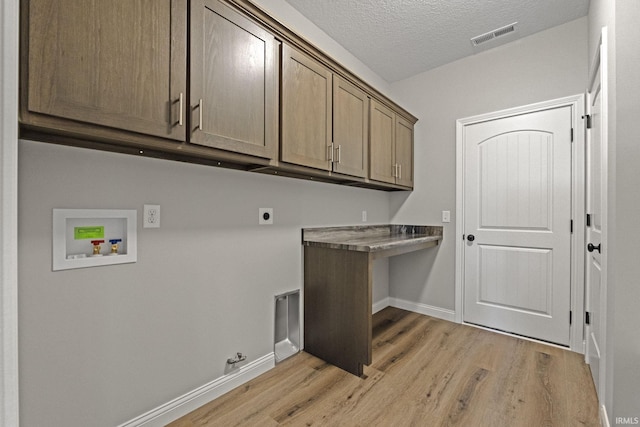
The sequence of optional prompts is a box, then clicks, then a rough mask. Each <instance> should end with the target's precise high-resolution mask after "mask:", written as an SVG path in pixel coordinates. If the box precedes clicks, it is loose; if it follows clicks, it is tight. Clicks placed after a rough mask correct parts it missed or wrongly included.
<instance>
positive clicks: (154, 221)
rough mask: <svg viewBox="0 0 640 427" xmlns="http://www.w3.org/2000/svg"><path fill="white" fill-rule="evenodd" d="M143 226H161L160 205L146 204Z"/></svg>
mask: <svg viewBox="0 0 640 427" xmlns="http://www.w3.org/2000/svg"><path fill="white" fill-rule="evenodd" d="M142 227H143V228H160V205H144V215H143V224H142Z"/></svg>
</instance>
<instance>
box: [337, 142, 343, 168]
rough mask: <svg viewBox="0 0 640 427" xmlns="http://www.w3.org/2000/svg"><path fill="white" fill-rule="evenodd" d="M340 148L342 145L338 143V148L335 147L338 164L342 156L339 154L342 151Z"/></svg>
mask: <svg viewBox="0 0 640 427" xmlns="http://www.w3.org/2000/svg"><path fill="white" fill-rule="evenodd" d="M341 148H342V145H340V144H338V148H336V153H338V164H339V163H340V159H341V157H342V156H341V154H340V153H342V150H341Z"/></svg>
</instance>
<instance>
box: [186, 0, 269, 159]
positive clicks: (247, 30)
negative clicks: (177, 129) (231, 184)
mask: <svg viewBox="0 0 640 427" xmlns="http://www.w3.org/2000/svg"><path fill="white" fill-rule="evenodd" d="M199 6H200V7H195V5H192V18H191V19H192V21H191V22H192V24H191V25H192V33H191V37H192V45H191V49H192V56H191V61H192V68H191V77H192V86H191V103H192V105H193V107H192V109H193V111H194V113H195V114H193V115H192V117H193V124H194V126H193V128H194V130H193V134H192V137H191V142H192V143H194V144H199V145H205V146H209V147H214V148H219V149H223V150H228V151H233V152H238V153H244V154H250V155H254V156H259V157H265V158H269V159H271V158H274V157H275V152H276V147H277V133H276V132H277V116H276V111H277V82H276V80H277V70H276V68H277V61H276V57H277V48H276V43H275V39H274V37H273V35H271V34H270V33H268V32H267V31H265V30H264V29H262V28H261V27H259V26H258V25H256V24H255V23H253V22H252V21H250V20H249V19H247V18H245V17H244V16H242V15H240V14H239V13H237V12H235V11H233V10H232V9H231V8H229V7H228V6H225V5H223V4H222V3H220V2H219V1H218V0H205V1H203V2H202V3H201V4H200V5H199Z"/></svg>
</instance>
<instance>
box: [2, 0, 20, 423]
mask: <svg viewBox="0 0 640 427" xmlns="http://www.w3.org/2000/svg"><path fill="white" fill-rule="evenodd" d="M18 6H19V0H3V1H2V5H1V6H0V31H1V32H2V35H1V36H0V40H1V42H0V129H2V133H1V134H0V201H1V203H2V206H1V208H0V209H1V210H0V245H1V246H0V272H1V273H0V290H1V292H0V310H1V312H2V314H1V316H2V318H1V320H0V328H1V329H0V334H1V339H0V364H1V365H2V376H1V378H0V425H3V426H7V427H14V426H18V424H19V421H18V420H19V405H18V398H19V396H18V57H19V56H18V22H19V14H18Z"/></svg>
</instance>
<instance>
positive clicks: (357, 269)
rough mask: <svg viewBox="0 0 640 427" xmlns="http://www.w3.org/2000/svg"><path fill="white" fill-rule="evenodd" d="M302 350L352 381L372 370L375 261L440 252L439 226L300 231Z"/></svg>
mask: <svg viewBox="0 0 640 427" xmlns="http://www.w3.org/2000/svg"><path fill="white" fill-rule="evenodd" d="M302 234H303V237H302V243H303V245H304V349H305V351H306V352H308V353H311V354H313V355H315V356H317V357H319V358H321V359H324V360H326V361H327V362H329V363H331V364H333V365H335V366H338V367H339V368H342V369H344V370H345V371H347V372H350V373H352V374H354V375H358V376H361V375H362V373H363V365H369V364H371V353H372V348H371V327H372V324H371V318H372V313H371V306H372V289H371V286H372V282H373V278H372V274H373V273H372V271H373V260H374V259H378V258H383V257H390V256H396V255H401V254H405V253H408V252H413V251H417V250H421V249H426V248H429V247H433V246H436V245H437V244H438V243H439V242H440V240H442V227H440V226H435V227H433V226H393V225H391V226H390V225H383V226H356V227H327V228H315V229H304V230H302Z"/></svg>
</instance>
